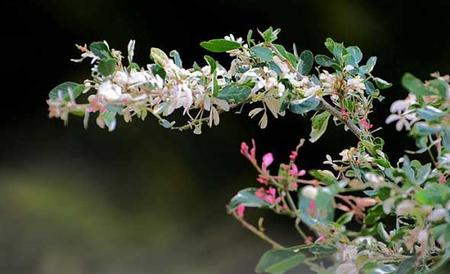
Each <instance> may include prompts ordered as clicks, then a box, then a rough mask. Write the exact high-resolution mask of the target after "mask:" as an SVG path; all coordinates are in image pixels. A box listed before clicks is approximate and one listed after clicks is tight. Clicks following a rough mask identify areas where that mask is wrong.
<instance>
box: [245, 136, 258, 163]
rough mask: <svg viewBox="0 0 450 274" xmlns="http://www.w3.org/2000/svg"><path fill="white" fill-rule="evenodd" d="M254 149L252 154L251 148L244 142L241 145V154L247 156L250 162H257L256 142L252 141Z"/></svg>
mask: <svg viewBox="0 0 450 274" xmlns="http://www.w3.org/2000/svg"><path fill="white" fill-rule="evenodd" d="M252 145H253V146H252V148H251V149H250V152H249V151H248V149H249V147H248V145H247V143H245V142H242V143H241V154H242V155H244V156H245V158H247V159H248V160H250V162H256V145H255V140H253V139H252Z"/></svg>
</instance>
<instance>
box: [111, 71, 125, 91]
mask: <svg viewBox="0 0 450 274" xmlns="http://www.w3.org/2000/svg"><path fill="white" fill-rule="evenodd" d="M113 81H114V83H116V84H118V85H120V86H122V87H124V86H126V85H127V84H128V73H126V72H124V71H117V72H116V73H115V74H114V77H113Z"/></svg>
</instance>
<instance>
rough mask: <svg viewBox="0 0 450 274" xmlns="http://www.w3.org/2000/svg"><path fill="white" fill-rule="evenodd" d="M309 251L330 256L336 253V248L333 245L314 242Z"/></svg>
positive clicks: (317, 254)
mask: <svg viewBox="0 0 450 274" xmlns="http://www.w3.org/2000/svg"><path fill="white" fill-rule="evenodd" d="M309 251H310V252H311V253H312V254H314V255H316V256H321V257H322V256H330V255H333V254H334V253H336V251H337V248H336V247H335V246H334V245H328V244H315V245H313V246H311V248H310V249H309Z"/></svg>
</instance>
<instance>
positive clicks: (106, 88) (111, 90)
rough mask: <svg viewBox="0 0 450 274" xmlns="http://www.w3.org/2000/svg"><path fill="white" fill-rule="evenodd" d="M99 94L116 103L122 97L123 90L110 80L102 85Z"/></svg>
mask: <svg viewBox="0 0 450 274" xmlns="http://www.w3.org/2000/svg"><path fill="white" fill-rule="evenodd" d="M97 94H98V95H100V96H103V98H105V99H106V100H107V101H116V100H119V99H120V97H121V96H122V88H121V87H120V86H118V85H116V84H113V83H112V82H111V81H109V80H108V81H106V82H103V83H102V84H100V86H99V87H98V90H97Z"/></svg>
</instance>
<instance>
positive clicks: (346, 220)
mask: <svg viewBox="0 0 450 274" xmlns="http://www.w3.org/2000/svg"><path fill="white" fill-rule="evenodd" d="M354 215H355V214H354V213H353V212H347V213H344V214H342V215H341V217H339V219H337V220H336V223H337V224H340V225H345V224H346V223H349V222H350V221H351V220H352V219H353V216H354Z"/></svg>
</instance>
